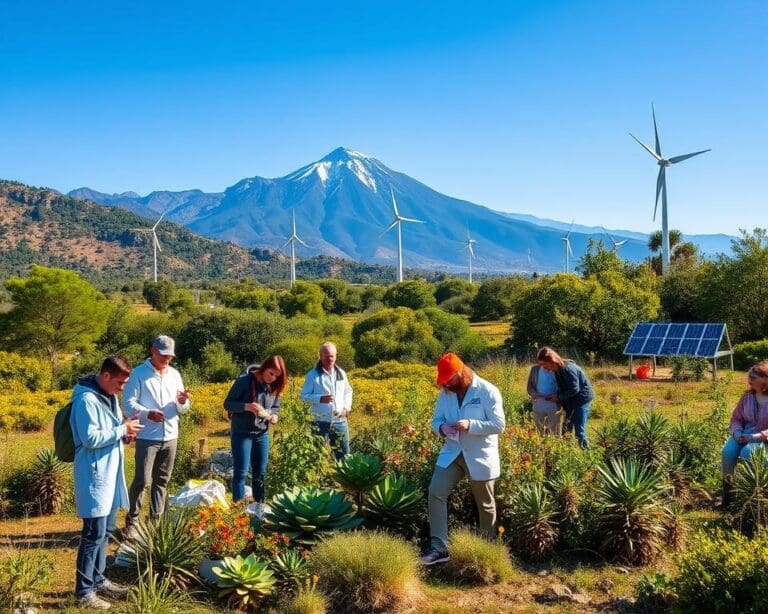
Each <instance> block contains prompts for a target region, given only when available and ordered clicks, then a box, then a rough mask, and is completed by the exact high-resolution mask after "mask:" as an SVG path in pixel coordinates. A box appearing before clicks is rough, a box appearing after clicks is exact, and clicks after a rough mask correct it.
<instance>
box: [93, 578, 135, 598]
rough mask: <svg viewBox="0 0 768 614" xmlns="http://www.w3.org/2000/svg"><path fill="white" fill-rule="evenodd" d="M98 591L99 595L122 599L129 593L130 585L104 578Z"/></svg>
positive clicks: (97, 588)
mask: <svg viewBox="0 0 768 614" xmlns="http://www.w3.org/2000/svg"><path fill="white" fill-rule="evenodd" d="M96 592H97V593H98V594H99V595H106V596H107V597H112V599H120V598H121V597H125V596H126V595H127V594H128V587H127V586H123V585H122V584H115V583H114V582H112V581H111V580H104V582H102V583H101V584H99V585H98V586H97V587H96Z"/></svg>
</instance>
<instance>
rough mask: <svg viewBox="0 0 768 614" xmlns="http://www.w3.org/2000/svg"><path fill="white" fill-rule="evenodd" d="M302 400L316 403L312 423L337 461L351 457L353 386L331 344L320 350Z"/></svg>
mask: <svg viewBox="0 0 768 614" xmlns="http://www.w3.org/2000/svg"><path fill="white" fill-rule="evenodd" d="M300 396H301V400H302V401H307V402H309V403H312V419H313V420H314V422H315V426H316V427H317V430H318V433H319V434H320V435H322V436H323V437H325V440H326V441H327V442H328V443H330V445H331V447H333V449H334V456H335V457H336V460H337V461H338V460H341V459H342V458H344V457H345V456H348V455H349V427H348V425H347V417H348V416H349V412H350V411H352V386H350V385H349V378H348V377H347V374H346V373H345V372H344V370H343V369H342V368H341V367H339V366H338V365H337V364H336V346H335V345H334V344H333V343H331V342H330V341H326V342H325V343H323V345H321V346H320V356H319V360H318V361H317V364H316V365H315V366H314V367H312V369H310V371H309V373H307V376H306V377H305V378H304V385H303V386H302V388H301V394H300Z"/></svg>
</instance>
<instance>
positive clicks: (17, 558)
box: [0, 542, 53, 612]
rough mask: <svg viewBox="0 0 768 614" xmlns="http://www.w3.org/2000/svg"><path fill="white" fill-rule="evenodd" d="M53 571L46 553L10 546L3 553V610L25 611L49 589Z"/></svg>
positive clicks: (0, 587) (0, 583)
mask: <svg viewBox="0 0 768 614" xmlns="http://www.w3.org/2000/svg"><path fill="white" fill-rule="evenodd" d="M11 543H13V542H11ZM52 571H53V560H52V559H51V557H50V556H49V555H48V554H47V553H45V552H42V551H33V550H31V549H29V548H16V547H13V546H11V547H10V548H8V549H6V550H5V552H2V553H0V608H2V609H3V611H7V612H17V611H21V612H24V611H26V608H27V607H29V606H32V605H33V603H32V601H33V600H34V598H35V596H36V594H37V593H38V592H39V591H41V590H43V589H45V588H46V587H47V586H48V582H49V580H50V577H51V572H52Z"/></svg>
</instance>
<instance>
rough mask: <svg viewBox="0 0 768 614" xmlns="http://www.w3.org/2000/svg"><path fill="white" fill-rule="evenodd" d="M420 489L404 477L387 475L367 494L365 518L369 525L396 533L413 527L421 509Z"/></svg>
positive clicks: (421, 497)
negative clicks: (369, 522)
mask: <svg viewBox="0 0 768 614" xmlns="http://www.w3.org/2000/svg"><path fill="white" fill-rule="evenodd" d="M423 500H424V498H423V496H422V493H421V489H420V488H419V487H418V486H414V485H413V484H411V483H410V482H408V480H406V479H405V477H404V476H399V477H398V476H397V475H395V474H392V473H390V474H388V475H387V476H386V477H385V478H384V479H383V480H382V481H381V482H379V483H378V484H376V486H374V487H373V488H372V489H371V492H370V493H368V498H367V499H366V517H367V518H368V519H369V520H370V521H371V524H373V525H375V526H377V527H379V528H382V529H389V530H392V531H395V532H398V533H403V532H405V529H406V528H407V527H409V526H412V525H413V520H414V519H415V517H416V516H417V515H418V514H419V512H420V511H421V509H422V507H423Z"/></svg>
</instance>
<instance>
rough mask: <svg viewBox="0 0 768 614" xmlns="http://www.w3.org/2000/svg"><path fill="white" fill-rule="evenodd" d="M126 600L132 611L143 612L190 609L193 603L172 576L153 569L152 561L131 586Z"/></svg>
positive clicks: (157, 612) (155, 613)
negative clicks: (174, 582) (163, 574)
mask: <svg viewBox="0 0 768 614" xmlns="http://www.w3.org/2000/svg"><path fill="white" fill-rule="evenodd" d="M126 601H127V602H128V604H129V608H130V611H132V612H141V613H142V614H165V612H185V613H188V612H189V611H190V606H191V605H192V603H191V601H190V599H189V597H187V594H186V593H185V592H181V591H178V590H176V588H175V587H174V585H173V582H172V581H171V577H170V576H161V575H160V574H158V573H155V572H154V571H153V569H152V564H151V561H149V566H148V567H147V569H146V570H143V571H142V572H141V573H139V579H138V582H137V583H136V584H135V585H134V586H132V587H131V588H130V590H129V591H128V595H127V596H126Z"/></svg>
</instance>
